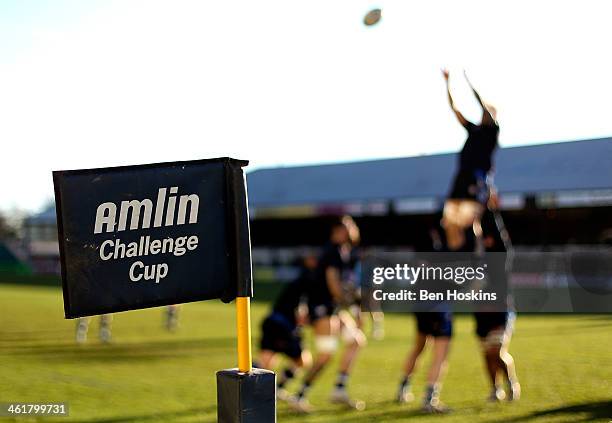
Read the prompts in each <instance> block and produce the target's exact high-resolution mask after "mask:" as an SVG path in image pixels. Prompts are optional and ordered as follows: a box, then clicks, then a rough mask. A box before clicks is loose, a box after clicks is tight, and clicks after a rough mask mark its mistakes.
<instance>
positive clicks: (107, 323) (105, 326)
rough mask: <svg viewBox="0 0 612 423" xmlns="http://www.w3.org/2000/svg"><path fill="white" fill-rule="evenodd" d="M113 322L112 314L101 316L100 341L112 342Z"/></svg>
mask: <svg viewBox="0 0 612 423" xmlns="http://www.w3.org/2000/svg"><path fill="white" fill-rule="evenodd" d="M112 322H113V315H112V314H103V315H101V316H100V341H102V342H103V343H105V344H106V343H109V342H110V341H111V323H112Z"/></svg>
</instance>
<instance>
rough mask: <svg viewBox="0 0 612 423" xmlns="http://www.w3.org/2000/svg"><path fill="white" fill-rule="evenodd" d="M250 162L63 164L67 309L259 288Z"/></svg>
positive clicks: (99, 310) (225, 297)
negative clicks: (256, 285) (254, 279)
mask: <svg viewBox="0 0 612 423" xmlns="http://www.w3.org/2000/svg"><path fill="white" fill-rule="evenodd" d="M247 164H248V162H246V161H241V160H235V159H230V158H219V159H209V160H195V161H186V162H173V163H160V164H151V165H139V166H122V167H113V168H103V169H86V170H69V171H57V172H53V183H54V186H55V202H56V208H57V221H58V232H59V242H60V255H61V264H62V283H63V289H64V310H65V313H66V317H67V318H74V317H82V316H91V315H96V314H103V313H112V312H119V311H125V310H134V309H140V308H146V307H155V306H162V305H169V304H179V303H185V302H191V301H199V300H209V299H214V298H220V299H221V300H222V301H224V302H229V301H231V300H233V299H234V298H235V297H237V296H240V297H250V296H252V279H251V250H250V239H249V218H248V209H247V193H246V186H245V179H244V174H243V171H242V167H243V166H246V165H247Z"/></svg>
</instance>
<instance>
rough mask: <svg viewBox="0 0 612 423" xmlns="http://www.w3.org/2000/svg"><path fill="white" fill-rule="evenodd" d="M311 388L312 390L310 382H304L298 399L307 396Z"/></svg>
mask: <svg viewBox="0 0 612 423" xmlns="http://www.w3.org/2000/svg"><path fill="white" fill-rule="evenodd" d="M309 390H310V382H304V384H303V385H302V389H300V391H299V392H298V394H297V397H298V399H300V400H301V399H302V398H305V397H306V394H307V393H308V391H309Z"/></svg>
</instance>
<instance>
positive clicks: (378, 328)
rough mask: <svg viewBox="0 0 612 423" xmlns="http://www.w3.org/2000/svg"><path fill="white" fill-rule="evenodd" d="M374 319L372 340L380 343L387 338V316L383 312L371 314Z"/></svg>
mask: <svg viewBox="0 0 612 423" xmlns="http://www.w3.org/2000/svg"><path fill="white" fill-rule="evenodd" d="M370 317H371V318H372V338H373V339H375V340H377V341H380V340H382V339H383V338H384V337H385V315H384V313H383V312H382V311H372V312H370Z"/></svg>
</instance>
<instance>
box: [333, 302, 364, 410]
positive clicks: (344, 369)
mask: <svg viewBox="0 0 612 423" xmlns="http://www.w3.org/2000/svg"><path fill="white" fill-rule="evenodd" d="M338 318H339V320H340V324H341V334H342V339H343V341H344V343H345V345H346V347H345V349H344V352H343V354H342V357H341V359H340V367H339V369H338V376H337V378H336V386H335V388H334V390H333V392H332V395H331V398H330V399H331V401H332V402H334V403H340V404H345V405H348V406H349V407H351V408H355V409H358V410H362V409H364V408H365V403H364V402H363V401H358V400H352V399H351V398H350V397H349V395H348V392H347V390H346V385H347V383H348V379H349V375H350V373H351V369H352V367H353V365H354V363H355V360H356V358H357V355H358V353H359V351H360V350H361V348H363V347H364V346H365V344H366V342H367V341H366V337H365V335H364V333H363V332H362V330H361V329H360V328H359V327H358V324H357V322H356V321H355V320H354V319H353V317H352V316H351V315H350V314H349V313H348V312H347V311H344V310H343V311H341V312H340V313H339V315H338Z"/></svg>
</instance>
